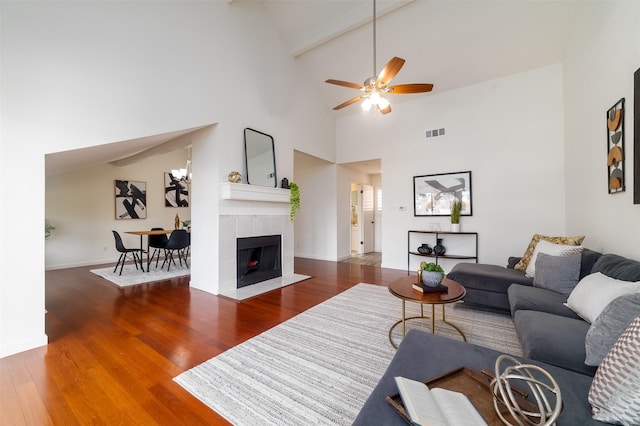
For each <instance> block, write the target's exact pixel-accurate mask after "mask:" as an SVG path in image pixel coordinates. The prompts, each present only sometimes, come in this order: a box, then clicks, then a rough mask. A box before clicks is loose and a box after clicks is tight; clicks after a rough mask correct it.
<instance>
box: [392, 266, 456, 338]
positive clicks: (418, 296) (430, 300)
mask: <svg viewBox="0 0 640 426" xmlns="http://www.w3.org/2000/svg"><path fill="white" fill-rule="evenodd" d="M417 282H418V277H417V275H412V276H408V277H405V278H400V279H398V280H396V281H394V282H392V283H391V284H390V285H389V292H390V293H391V294H393V295H394V296H395V297H397V298H399V299H402V319H401V320H399V321H398V322H396V323H394V324H393V325H392V326H391V328H390V329H389V343H391V346H393V347H394V348H395V349H398V346H397V345H396V344H395V343H393V339H392V338H391V333H392V332H393V330H394V329H395V328H396V327H397V326H398V324H402V335H403V336H404V335H405V333H406V322H407V321H408V320H412V319H424V318H431V333H434V334H435V331H436V315H435V309H436V305H442V319H441V320H440V319H437V320H438V321H441V322H443V323H445V324H447V325H449V326H450V327H452V328H453V329H454V330H456V331H457V332H458V333H460V335H461V336H462V340H464V341H465V342H466V341H467V338H466V336H465V335H464V333H463V332H462V330H460V329H459V328H458V327H457V326H455V325H454V324H451V323H450V322H448V321H447V320H446V317H445V312H444V311H445V309H444V308H445V305H446V304H448V303H453V302H457V301H458V300H460V299H462V298H463V297H464V295H465V294H466V292H467V291H466V290H465V288H464V287H463V286H462V284H460V283H458V282H456V281H453V280H450V279H448V278H445V279H443V280H442V285H444V286H446V287H448V291H446V292H439V293H421V292H419V291H418V290H414V289H413V284H416V283H417ZM407 302H413V303H418V304H420V316H414V317H408V318H407V316H406V310H405V308H406V303H407ZM424 305H431V317H427V316H425V315H424Z"/></svg>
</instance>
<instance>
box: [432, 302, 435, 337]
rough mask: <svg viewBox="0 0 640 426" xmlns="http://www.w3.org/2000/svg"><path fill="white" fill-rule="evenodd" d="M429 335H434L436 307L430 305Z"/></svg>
mask: <svg viewBox="0 0 640 426" xmlns="http://www.w3.org/2000/svg"><path fill="white" fill-rule="evenodd" d="M431 334H436V305H431Z"/></svg>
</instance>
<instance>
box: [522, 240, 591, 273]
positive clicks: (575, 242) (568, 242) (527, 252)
mask: <svg viewBox="0 0 640 426" xmlns="http://www.w3.org/2000/svg"><path fill="white" fill-rule="evenodd" d="M540 240H545V241H549V242H552V243H555V244H566V245H570V246H579V245H580V244H582V241H584V235H580V236H576V237H549V236H546V235H540V234H533V237H531V241H530V242H529V245H528V246H527V249H526V250H525V251H524V255H523V256H522V259H520V262H518V263H517V264H516V266H515V267H514V269H518V270H520V271H523V272H524V271H526V270H527V266H529V262H530V261H531V256H532V255H533V251H534V250H535V249H536V245H538V242H539V241H540Z"/></svg>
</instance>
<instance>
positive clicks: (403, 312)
mask: <svg viewBox="0 0 640 426" xmlns="http://www.w3.org/2000/svg"><path fill="white" fill-rule="evenodd" d="M405 305H406V302H405V301H404V299H402V335H403V336H404V335H405V328H404V325H405V321H406V320H405V310H404V308H405Z"/></svg>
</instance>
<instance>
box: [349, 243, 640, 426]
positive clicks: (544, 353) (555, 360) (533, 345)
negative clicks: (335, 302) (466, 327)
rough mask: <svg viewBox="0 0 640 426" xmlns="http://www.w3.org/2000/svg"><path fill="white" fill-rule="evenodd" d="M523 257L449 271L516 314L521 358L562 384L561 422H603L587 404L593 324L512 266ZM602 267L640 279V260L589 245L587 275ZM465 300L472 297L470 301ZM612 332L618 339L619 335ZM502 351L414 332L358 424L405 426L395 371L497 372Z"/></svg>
mask: <svg viewBox="0 0 640 426" xmlns="http://www.w3.org/2000/svg"><path fill="white" fill-rule="evenodd" d="M516 262H517V259H515V258H512V259H510V261H509V265H510V267H500V266H495V265H481V264H460V268H458V267H456V268H454V269H453V270H452V271H451V273H450V274H448V276H449V278H452V279H454V280H456V281H458V282H461V283H463V285H465V287H466V288H467V294H468V295H469V293H471V300H472V303H475V304H480V305H483V306H489V307H491V308H494V309H495V308H497V309H502V310H507V309H508V310H509V311H510V312H511V315H512V317H513V320H514V324H515V327H516V331H517V334H518V338H519V340H520V343H521V346H522V349H523V355H524V356H523V358H522V362H524V363H530V364H536V365H539V366H541V367H542V368H544V369H545V370H547V371H548V372H549V373H550V374H551V375H552V376H553V377H554V378H555V379H556V381H557V382H558V385H559V386H560V389H561V391H562V398H563V402H564V408H563V411H562V413H561V415H560V417H559V418H558V421H557V424H558V425H578V424H579V425H591V424H603V423H601V422H598V421H596V420H594V419H593V418H592V413H591V406H590V404H589V402H588V393H589V388H590V386H591V382H592V380H593V375H594V374H595V371H596V367H593V366H590V365H586V364H585V357H586V350H585V339H586V336H587V333H588V331H589V329H590V324H589V323H588V322H586V321H584V320H583V319H582V318H580V317H579V316H578V315H576V314H575V313H574V312H573V311H572V310H571V309H569V308H568V307H567V306H565V305H564V303H565V302H566V301H567V297H568V296H567V294H560V293H556V292H554V291H552V290H548V289H545V288H539V287H534V286H533V285H532V284H533V280H532V279H529V278H526V277H524V273H522V272H520V271H516V270H514V269H513V265H515V263H516ZM456 270H457V273H455V274H454V272H456ZM596 272H600V273H602V274H604V275H606V276H608V277H611V278H616V279H619V280H622V281H640V262H638V261H635V260H631V259H627V258H624V257H621V256H618V255H615V254H601V253H598V252H595V251H592V250H588V249H585V250H584V252H583V254H582V259H581V264H580V277H581V278H582V277H584V276H586V275H588V274H591V273H596ZM474 273H475V276H474ZM452 275H453V277H452ZM510 280H512V281H511V282H509V281H510ZM467 286H468V287H467ZM633 297H634V300H635V301H634V302H633V303H632V304H631V305H630V306H631V307H630V308H627V310H629V309H630V312H628V313H627V314H626V315H627V316H630V317H635V315H640V297H638V295H633ZM465 302H467V303H468V302H469V301H468V300H467V299H466V298H465ZM505 303H506V307H505ZM629 322H630V320H629ZM627 324H628V322H627ZM609 337H613V341H615V336H609ZM605 351H608V349H605ZM499 355H500V353H499V352H496V351H494V350H491V349H488V348H483V347H480V346H477V345H473V344H470V343H463V342H460V341H457V340H452V339H448V338H446V337H442V336H437V335H432V334H429V333H425V332H421V331H417V330H412V331H410V332H409V333H407V336H405V338H404V339H403V341H402V343H401V344H400V346H399V348H398V351H397V353H396V354H395V356H394V358H393V359H392V361H391V363H390V365H389V367H388V368H387V370H386V372H385V373H384V375H383V376H382V378H381V379H380V381H379V383H378V385H377V386H376V387H375V389H374V390H373V392H372V394H371V395H370V397H369V398H368V400H367V401H366V403H365V405H364V406H363V408H362V410H361V412H360V414H359V415H358V417H357V418H356V420H355V422H354V425H373V424H376V425H383V424H384V425H403V424H405V423H404V420H403V419H402V418H401V417H400V416H399V415H398V414H397V413H396V412H395V411H394V410H393V409H392V408H391V406H390V405H389V404H388V403H386V401H385V398H386V396H387V395H392V394H395V393H397V387H396V385H395V382H394V377H395V376H398V375H401V376H405V377H408V378H412V379H415V380H427V379H429V378H432V377H435V376H437V375H439V374H442V373H445V372H447V371H450V370H453V369H455V368H459V367H461V366H469V367H471V368H473V369H476V370H478V371H480V370H482V369H487V370H489V371H493V370H494V364H495V360H496V358H497V357H498V356H499Z"/></svg>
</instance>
